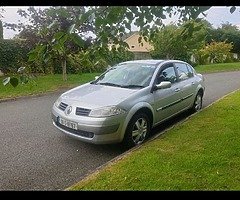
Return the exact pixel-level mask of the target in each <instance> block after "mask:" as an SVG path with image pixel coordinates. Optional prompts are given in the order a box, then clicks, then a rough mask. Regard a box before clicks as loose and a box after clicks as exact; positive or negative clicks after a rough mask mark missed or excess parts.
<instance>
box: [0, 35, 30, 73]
mask: <svg viewBox="0 0 240 200" xmlns="http://www.w3.org/2000/svg"><path fill="white" fill-rule="evenodd" d="M29 51H30V49H28V47H27V46H26V45H25V43H24V40H13V39H3V40H0V70H1V71H2V72H4V73H9V72H16V71H17V69H18V68H19V67H21V66H22V64H23V63H24V62H26V61H27V59H28V57H27V53H28V52H29Z"/></svg>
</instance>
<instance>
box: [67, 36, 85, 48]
mask: <svg viewBox="0 0 240 200" xmlns="http://www.w3.org/2000/svg"><path fill="white" fill-rule="evenodd" d="M70 37H71V39H72V41H73V42H74V43H75V44H77V45H78V46H80V47H83V46H84V40H83V39H82V38H81V37H80V36H79V35H78V34H76V33H72V34H71V35H70Z"/></svg>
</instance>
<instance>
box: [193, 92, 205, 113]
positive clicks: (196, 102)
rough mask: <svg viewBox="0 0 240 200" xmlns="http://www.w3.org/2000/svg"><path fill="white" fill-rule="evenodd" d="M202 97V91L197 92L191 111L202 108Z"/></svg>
mask: <svg viewBox="0 0 240 200" xmlns="http://www.w3.org/2000/svg"><path fill="white" fill-rule="evenodd" d="M202 98H203V95H202V93H201V92H198V94H197V95H196V97H195V100H194V103H193V107H192V111H193V112H198V111H199V110H201V109H202Z"/></svg>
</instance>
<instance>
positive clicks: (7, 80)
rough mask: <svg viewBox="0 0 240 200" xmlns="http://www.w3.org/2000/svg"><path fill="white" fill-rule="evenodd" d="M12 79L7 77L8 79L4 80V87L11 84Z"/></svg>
mask: <svg viewBox="0 0 240 200" xmlns="http://www.w3.org/2000/svg"><path fill="white" fill-rule="evenodd" d="M10 79H11V78H10V77H7V78H5V79H3V81H2V82H3V85H4V86H5V85H7V84H8V83H9V82H10Z"/></svg>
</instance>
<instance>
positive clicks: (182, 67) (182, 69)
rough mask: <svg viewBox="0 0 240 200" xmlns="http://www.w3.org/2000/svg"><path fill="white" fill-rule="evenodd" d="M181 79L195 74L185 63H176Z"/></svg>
mask: <svg viewBox="0 0 240 200" xmlns="http://www.w3.org/2000/svg"><path fill="white" fill-rule="evenodd" d="M175 66H176V69H177V73H178V76H179V80H180V81H183V80H186V79H188V78H190V77H192V76H193V73H192V72H191V71H189V69H188V67H187V65H186V64H184V63H175Z"/></svg>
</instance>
